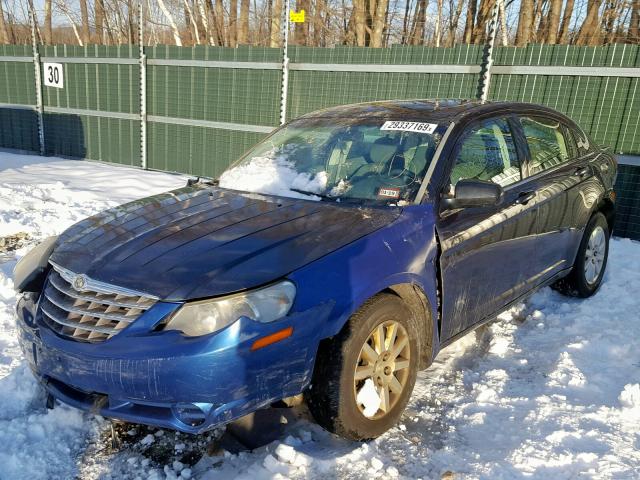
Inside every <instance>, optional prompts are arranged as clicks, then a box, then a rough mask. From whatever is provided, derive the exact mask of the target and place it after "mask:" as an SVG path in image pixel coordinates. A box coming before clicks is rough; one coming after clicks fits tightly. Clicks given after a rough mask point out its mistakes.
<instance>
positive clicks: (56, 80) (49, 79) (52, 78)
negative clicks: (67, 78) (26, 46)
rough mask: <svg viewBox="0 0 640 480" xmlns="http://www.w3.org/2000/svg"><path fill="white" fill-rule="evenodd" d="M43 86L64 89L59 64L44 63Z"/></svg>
mask: <svg viewBox="0 0 640 480" xmlns="http://www.w3.org/2000/svg"><path fill="white" fill-rule="evenodd" d="M43 66H44V84H45V86H47V87H56V88H63V87H64V69H63V68H62V64H61V63H47V62H44V64H43Z"/></svg>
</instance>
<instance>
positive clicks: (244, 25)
mask: <svg viewBox="0 0 640 480" xmlns="http://www.w3.org/2000/svg"><path fill="white" fill-rule="evenodd" d="M238 43H239V44H241V45H246V44H247V43H249V0H240V29H239V30H238Z"/></svg>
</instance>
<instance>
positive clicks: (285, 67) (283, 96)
mask: <svg viewBox="0 0 640 480" xmlns="http://www.w3.org/2000/svg"><path fill="white" fill-rule="evenodd" d="M290 9H291V3H290V0H285V2H284V43H283V44H282V90H281V92H280V125H283V124H284V123H285V122H286V121H287V96H288V95H289V11H290Z"/></svg>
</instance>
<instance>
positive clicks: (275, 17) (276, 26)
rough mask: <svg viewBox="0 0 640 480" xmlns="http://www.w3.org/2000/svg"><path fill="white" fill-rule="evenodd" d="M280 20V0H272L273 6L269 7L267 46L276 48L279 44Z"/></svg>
mask: <svg viewBox="0 0 640 480" xmlns="http://www.w3.org/2000/svg"><path fill="white" fill-rule="evenodd" d="M281 20H282V0H274V1H273V7H272V9H271V29H270V32H269V46H270V47H273V48H277V47H279V46H280V45H281V40H280V38H281V37H282V35H281V27H280V22H281Z"/></svg>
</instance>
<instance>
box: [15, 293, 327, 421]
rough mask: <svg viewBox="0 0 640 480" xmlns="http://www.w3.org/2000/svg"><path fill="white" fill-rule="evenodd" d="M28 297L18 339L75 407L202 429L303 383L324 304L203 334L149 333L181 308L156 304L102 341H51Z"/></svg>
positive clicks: (56, 392)
mask: <svg viewBox="0 0 640 480" xmlns="http://www.w3.org/2000/svg"><path fill="white" fill-rule="evenodd" d="M36 302H37V301H36V299H35V298H34V297H33V296H30V295H25V296H23V297H22V298H21V299H20V300H19V302H18V305H17V320H18V327H19V328H18V331H19V341H20V344H21V347H22V350H23V352H24V355H25V357H26V359H27V360H28V363H29V365H30V367H31V369H32V370H33V372H34V373H35V375H36V377H37V378H38V379H39V380H40V381H41V382H42V383H43V385H44V386H45V388H46V389H47V390H48V391H49V392H50V393H51V394H52V395H53V396H54V397H56V398H58V399H59V400H61V401H62V402H64V403H67V404H69V405H72V406H74V407H77V408H80V409H83V410H87V411H92V412H94V413H96V414H99V415H102V416H105V417H111V418H117V419H120V420H125V421H129V422H134V423H143V424H147V425H153V426H158V427H164V428H171V429H175V430H179V431H182V432H186V433H201V432H204V431H206V430H209V429H211V428H214V427H216V426H218V425H222V424H225V423H227V422H229V421H232V420H234V419H236V418H239V417H241V416H243V415H246V414H248V413H251V412H253V411H255V410H257V409H259V408H261V407H264V406H268V405H269V404H271V403H273V402H274V401H277V400H280V399H282V398H285V397H289V396H293V395H297V394H299V393H300V392H302V391H303V389H304V388H305V387H306V386H307V385H308V384H309V382H310V381H311V375H312V372H313V363H314V360H315V354H316V351H317V347H318V343H319V340H320V339H319V335H320V332H321V330H322V329H321V328H320V325H322V324H324V320H325V319H326V318H327V317H328V315H329V313H330V310H331V306H330V305H322V306H318V307H315V308H312V309H309V310H307V311H305V312H302V313H294V314H290V315H288V316H287V317H285V318H283V319H282V320H278V321H276V322H272V323H268V324H263V323H258V322H254V321H252V320H249V319H246V318H241V319H240V320H238V321H237V322H235V323H234V324H232V325H230V326H228V327H227V328H225V329H223V330H221V331H218V332H216V333H214V334H211V335H206V336H203V337H185V336H184V335H182V334H181V333H179V332H176V331H161V332H154V331H151V330H150V329H148V328H146V327H148V326H151V325H156V324H157V323H158V322H159V321H160V320H161V319H162V318H165V317H166V316H167V315H169V314H171V313H172V312H173V311H174V310H175V309H176V308H178V307H179V304H171V303H162V302H159V303H158V304H157V305H156V306H154V307H153V308H151V309H150V310H148V311H147V312H145V314H144V315H143V316H141V317H140V318H139V319H138V320H137V321H136V322H134V323H133V324H132V325H131V326H130V327H128V328H127V329H125V330H123V331H122V332H121V333H119V334H118V335H116V336H114V337H112V338H110V339H109V340H106V341H104V342H101V343H87V342H80V341H75V340H69V339H66V338H63V337H60V336H58V335H57V334H55V333H54V332H53V331H51V330H50V329H49V328H48V327H46V326H45V325H44V324H43V323H42V319H41V318H39V313H38V312H37V303H36ZM287 327H292V328H293V334H292V335H291V336H290V337H289V338H286V339H284V340H282V341H279V342H278V343H274V344H272V345H268V346H266V347H264V348H261V349H259V350H252V348H251V347H252V345H253V343H254V342H255V340H256V339H259V338H262V337H264V336H267V335H270V334H272V333H274V332H277V331H280V330H282V329H285V328H287Z"/></svg>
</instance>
